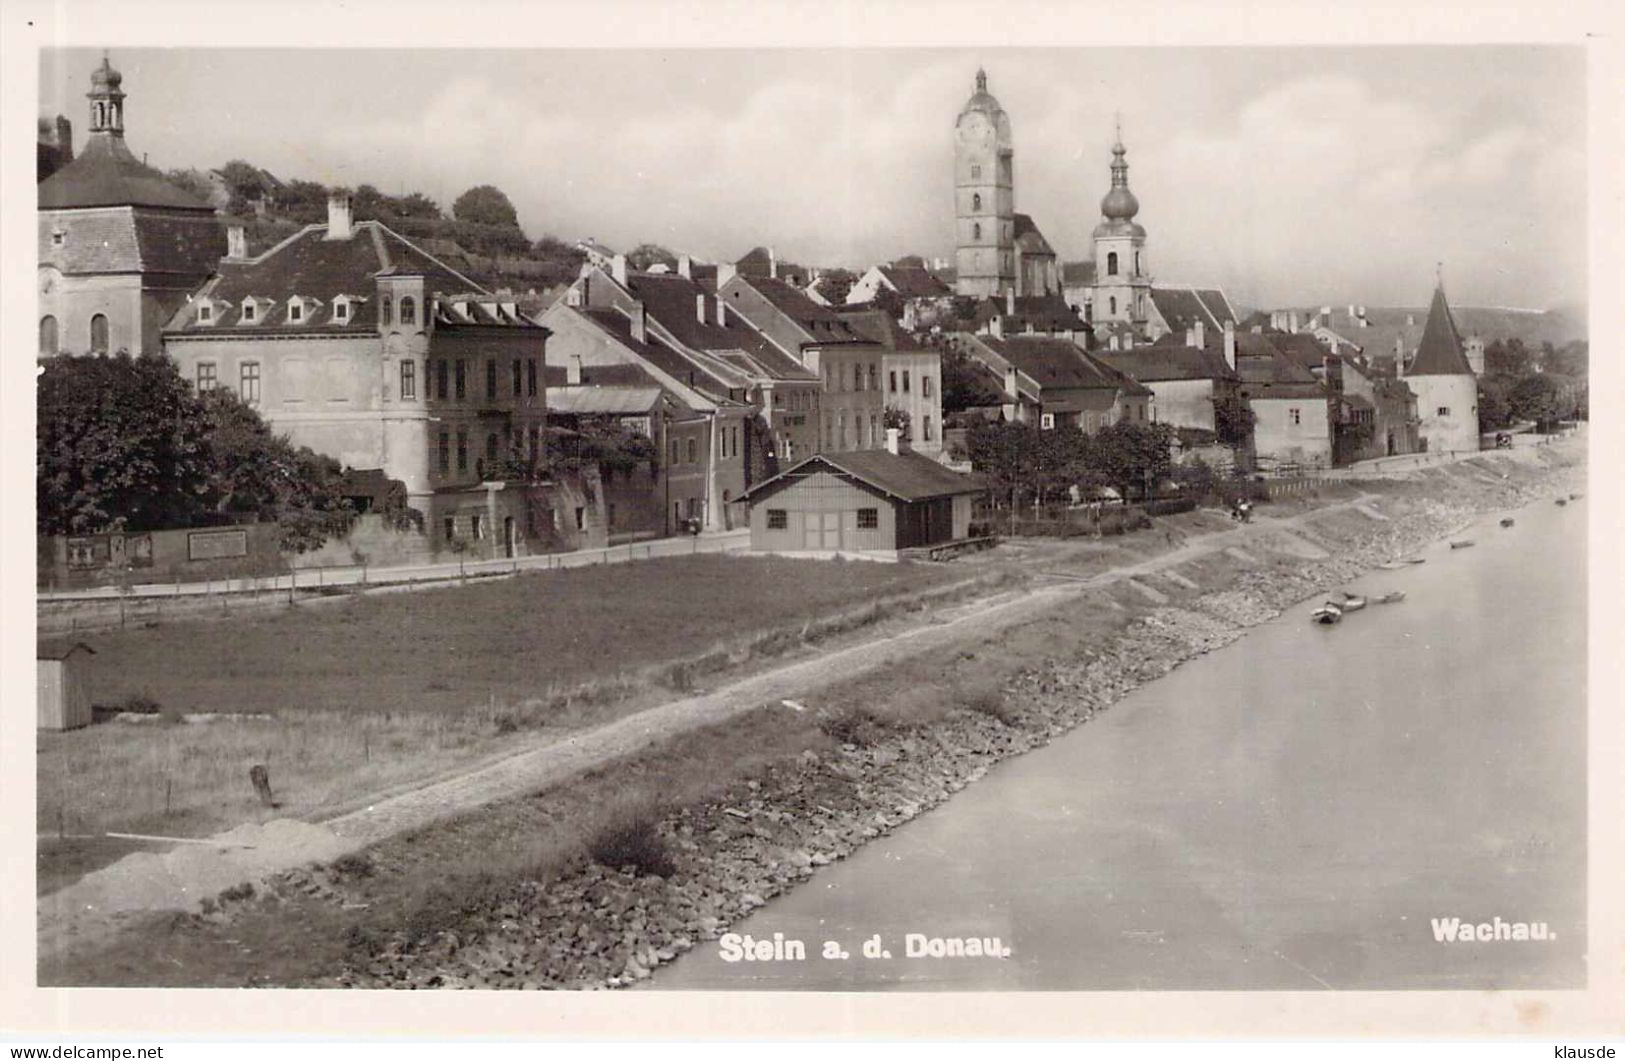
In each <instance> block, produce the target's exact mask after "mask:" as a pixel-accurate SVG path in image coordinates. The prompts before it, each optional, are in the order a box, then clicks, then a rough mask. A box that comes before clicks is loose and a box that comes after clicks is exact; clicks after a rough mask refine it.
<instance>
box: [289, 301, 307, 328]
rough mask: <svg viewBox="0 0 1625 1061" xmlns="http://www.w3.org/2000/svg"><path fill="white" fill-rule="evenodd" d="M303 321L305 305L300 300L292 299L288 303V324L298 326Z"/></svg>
mask: <svg viewBox="0 0 1625 1061" xmlns="http://www.w3.org/2000/svg"><path fill="white" fill-rule="evenodd" d="M304 319H305V303H304V301H303V300H301V299H297V298H296V299H294V300H293V301H292V302H289V303H288V323H289V324H298V323H300V322H301V321H303V320H304Z"/></svg>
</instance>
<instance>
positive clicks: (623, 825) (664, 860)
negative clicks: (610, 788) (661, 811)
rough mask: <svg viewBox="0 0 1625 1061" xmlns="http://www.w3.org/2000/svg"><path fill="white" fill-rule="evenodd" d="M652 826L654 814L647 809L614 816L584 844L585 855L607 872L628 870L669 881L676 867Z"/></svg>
mask: <svg viewBox="0 0 1625 1061" xmlns="http://www.w3.org/2000/svg"><path fill="white" fill-rule="evenodd" d="M655 822H656V818H655V812H654V811H653V810H652V809H650V808H647V807H645V808H640V809H629V810H622V811H618V812H614V813H612V814H611V816H610V818H609V820H608V821H607V822H605V823H604V824H603V825H602V826H600V827H599V829H598V831H597V832H595V833H594V834H593V836H592V839H591V840H589V841H588V842H587V853H588V854H589V855H591V856H592V859H593V861H594V862H597V863H598V864H599V865H601V866H605V867H607V868H609V869H622V868H624V867H626V866H631V867H632V868H633V869H634V870H635V871H636V872H638V873H646V874H649V875H651V876H655V877H669V876H671V875H672V874H673V873H676V872H677V864H676V863H675V862H673V861H672V857H671V852H670V851H668V850H667V848H666V841H665V840H664V839H663V838H662V837H661V835H660V833H659V831H658V830H657V829H656V828H655Z"/></svg>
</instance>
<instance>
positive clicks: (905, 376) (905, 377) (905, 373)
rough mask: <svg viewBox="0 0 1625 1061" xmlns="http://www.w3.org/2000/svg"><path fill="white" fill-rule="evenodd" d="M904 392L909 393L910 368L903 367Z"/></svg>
mask: <svg viewBox="0 0 1625 1061" xmlns="http://www.w3.org/2000/svg"><path fill="white" fill-rule="evenodd" d="M903 393H904V394H907V393H908V369H906V368H905V369H903Z"/></svg>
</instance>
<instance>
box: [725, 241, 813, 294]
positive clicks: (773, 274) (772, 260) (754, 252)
mask: <svg viewBox="0 0 1625 1061" xmlns="http://www.w3.org/2000/svg"><path fill="white" fill-rule="evenodd" d="M733 272H734V273H736V274H737V275H739V276H744V277H748V278H750V279H752V280H783V281H784V282H785V283H787V284H789V285H790V286H792V287H798V288H803V289H805V288H806V287H807V286H808V285H809V284H811V283H812V282H813V281H814V280H816V279H817V277H815V276H814V275H813V271H812V270H811V269H808V268H807V267H805V266H802V265H796V264H795V263H794V262H787V261H783V260H781V259H780V258H779V256H778V254H777V252H775V251H774V250H773V248H772V247H752V248H751V249H750V250H749V251H747V252H746V253H745V256H744V257H743V258H740V259H739V260H738V261H736V262H734V263H733Z"/></svg>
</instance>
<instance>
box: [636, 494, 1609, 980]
mask: <svg viewBox="0 0 1625 1061" xmlns="http://www.w3.org/2000/svg"><path fill="white" fill-rule="evenodd" d="M1514 515H1515V516H1516V524H1515V525H1514V526H1513V527H1511V528H1505V529H1503V528H1501V527H1500V526H1498V525H1497V522H1496V519H1494V518H1488V519H1485V520H1484V521H1482V522H1481V523H1480V524H1478V525H1475V526H1474V527H1473V528H1472V529H1470V530H1469V531H1466V532H1463V533H1462V534H1458V535H1456V536H1455V537H1456V538H1458V539H1460V538H1471V539H1474V540H1475V541H1476V543H1477V544H1476V546H1475V547H1474V548H1471V549H1462V550H1452V549H1450V548H1449V546H1448V545H1447V544H1446V543H1444V542H1440V543H1437V544H1436V545H1434V546H1430V547H1429V548H1427V549H1425V550H1424V551H1422V552H1421V553H1419V554H1417V555H1420V556H1422V557H1425V559H1426V561H1427V562H1426V563H1425V564H1421V565H1416V566H1412V567H1409V568H1406V569H1405V570H1401V571H1375V572H1372V573H1371V574H1370V575H1369V576H1367V577H1363V578H1360V579H1358V580H1356V582H1355V583H1354V584H1353V585H1354V586H1356V587H1358V589H1359V590H1361V591H1364V592H1367V593H1370V594H1379V593H1383V592H1386V591H1389V590H1403V591H1404V592H1405V593H1406V594H1407V599H1406V600H1405V601H1403V602H1401V603H1398V604H1390V605H1376V604H1372V605H1370V606H1369V607H1367V608H1366V609H1365V610H1363V611H1360V612H1355V613H1352V614H1350V615H1349V616H1348V617H1347V618H1345V619H1344V621H1343V622H1342V623H1341V624H1340V625H1338V626H1333V627H1320V626H1316V625H1314V624H1312V623H1311V622H1309V620H1308V614H1309V611H1310V609H1311V608H1312V607H1314V605H1315V604H1316V603H1318V601H1311V602H1306V603H1304V604H1302V605H1299V606H1297V607H1295V608H1293V609H1291V610H1290V611H1288V612H1287V613H1285V614H1284V615H1282V616H1281V617H1280V618H1278V619H1276V620H1274V621H1272V622H1270V623H1267V624H1264V625H1263V626H1260V627H1259V628H1257V629H1255V630H1253V631H1251V632H1250V633H1249V634H1248V635H1247V636H1246V637H1244V638H1242V639H1241V640H1240V641H1238V642H1236V643H1234V644H1232V645H1230V646H1229V647H1227V648H1225V649H1222V650H1220V651H1218V652H1215V653H1212V654H1210V655H1207V656H1204V657H1201V658H1199V659H1196V660H1193V661H1191V662H1189V663H1187V664H1185V665H1184V666H1182V667H1180V668H1178V669H1177V670H1175V671H1174V672H1173V673H1172V674H1170V675H1168V676H1167V677H1165V678H1163V679H1161V680H1159V681H1156V682H1152V683H1150V684H1149V685H1146V686H1144V687H1142V688H1140V689H1138V690H1136V691H1135V692H1133V693H1131V694H1130V695H1128V696H1127V697H1125V698H1124V699H1123V700H1121V701H1120V702H1119V703H1117V704H1116V705H1114V706H1113V707H1112V708H1111V709H1110V710H1109V711H1107V712H1106V713H1105V714H1103V715H1100V716H1098V717H1097V718H1095V719H1094V720H1093V721H1091V722H1090V723H1089V724H1087V725H1085V726H1081V727H1079V728H1077V729H1075V730H1073V731H1072V732H1070V733H1068V734H1067V735H1066V736H1064V737H1062V738H1060V739H1058V740H1056V741H1055V742H1054V743H1052V744H1050V745H1049V746H1047V747H1045V748H1042V749H1039V750H1038V751H1035V752H1033V753H1031V754H1028V755H1025V756H1021V757H1019V758H1016V759H1012V760H1009V761H1007V762H1005V763H1003V764H1001V765H999V766H998V767H996V768H995V769H993V770H992V771H990V772H989V773H988V774H987V776H986V777H984V778H983V779H982V780H981V781H979V782H978V783H976V784H974V785H972V786H970V787H968V788H966V789H965V790H964V791H962V792H960V793H958V794H957V795H955V796H954V797H953V799H951V800H950V801H949V802H948V803H946V804H944V805H943V806H941V807H939V808H937V809H935V810H933V811H932V812H930V813H928V814H925V815H922V816H921V817H919V818H917V819H915V820H913V821H912V822H909V823H908V824H907V825H904V826H902V827H901V828H899V829H897V830H896V831H895V832H893V833H891V834H890V835H888V836H886V837H883V838H881V839H879V840H876V841H873V842H871V843H870V844H868V845H867V846H865V847H864V848H862V849H861V850H859V851H858V852H857V853H856V854H855V855H854V856H853V857H851V858H849V859H847V860H845V861H843V862H841V863H838V864H836V865H832V866H828V867H825V868H823V869H821V870H820V871H819V872H818V873H817V875H815V876H814V877H812V878H811V879H810V880H809V881H807V882H806V883H804V884H802V885H801V886H799V887H798V888H796V889H795V890H793V891H791V892H790V893H789V894H787V895H785V896H782V897H780V898H779V899H777V900H775V901H773V902H771V903H769V904H768V905H767V906H765V907H763V908H762V909H760V910H757V911H756V912H755V913H754V914H752V915H751V916H750V917H749V918H747V919H745V920H743V921H741V922H740V923H738V924H737V925H735V926H734V927H733V931H734V932H737V933H740V934H746V933H748V934H750V935H752V936H753V937H756V938H768V939H771V938H772V937H773V935H774V934H775V933H782V934H783V937H784V938H785V939H786V940H801V941H803V943H804V944H805V948H806V955H807V957H806V960H804V961H749V962H748V961H733V962H728V961H724V960H722V950H721V948H720V945H719V943H718V942H717V941H711V942H707V943H705V944H703V945H702V946H700V947H698V948H696V949H695V950H694V951H692V952H690V953H689V954H688V955H686V956H685V957H684V958H682V959H681V960H679V961H678V962H676V963H675V964H674V965H672V966H670V967H669V968H667V969H664V970H662V971H661V972H659V973H657V974H656V976H655V978H654V980H653V983H652V984H651V985H650V986H652V987H655V988H667V989H729V990H739V989H747V988H768V989H776V990H825V991H831V990H836V991H838V990H869V989H902V990H935V989H942V990H970V989H1009V990H1051V989H1059V990H1113V989H1134V988H1148V989H1159V990H1179V989H1275V990H1295V989H1306V990H1321V989H1327V988H1337V989H1343V988H1357V989H1402V988H1435V989H1477V988H1511V987H1525V988H1569V987H1581V986H1583V985H1584V982H1585V928H1586V924H1585V912H1586V905H1585V872H1586V848H1585V841H1586V830H1585V821H1586V784H1585V763H1586V744H1585V739H1586V728H1585V727H1586V719H1585V712H1586V681H1585V661H1586V614H1585V613H1586V596H1587V585H1586V502H1584V501H1580V502H1578V503H1571V504H1569V505H1567V506H1566V507H1558V506H1556V505H1554V504H1553V503H1552V502H1551V501H1550V500H1547V501H1543V502H1540V503H1538V504H1534V505H1531V506H1528V507H1527V508H1525V509H1523V510H1522V511H1519V512H1517V513H1514ZM1450 918H1456V919H1460V920H1461V921H1462V922H1463V923H1466V924H1470V925H1476V924H1479V923H1490V924H1491V925H1492V928H1491V929H1490V930H1489V931H1490V932H1491V933H1492V934H1493V933H1495V931H1496V930H1495V929H1494V928H1493V925H1494V921H1495V919H1496V918H1500V919H1502V921H1503V922H1506V923H1519V922H1522V923H1544V925H1545V926H1546V929H1545V930H1546V933H1547V934H1548V935H1549V937H1551V938H1548V939H1545V940H1523V939H1517V940H1496V939H1491V940H1488V941H1484V942H1478V941H1476V940H1475V941H1472V942H1440V941H1439V940H1438V939H1437V938H1436V932H1435V927H1434V922H1435V919H1450ZM1532 931H1538V929H1532ZM911 933H912V934H918V935H919V936H921V937H925V938H940V939H946V938H950V937H951V938H957V939H970V938H975V939H982V940H988V939H990V938H991V937H997V938H998V944H997V948H998V949H999V950H1000V951H1001V952H1002V951H1004V950H1008V952H1009V954H1008V956H1007V957H1005V956H1001V957H931V956H923V957H914V958H910V957H908V956H907V953H906V951H907V946H906V945H907V942H908V937H909V934H911ZM877 935H878V936H879V945H878V948H874V949H883V950H884V951H885V952H887V953H888V954H889V955H890V956H889V957H867V958H866V957H864V953H863V943H864V941H866V940H872V939H873V938H874V937H875V936H877ZM825 941H833V942H834V943H835V944H836V946H837V947H838V948H839V949H840V950H844V951H845V952H846V953H847V954H849V955H850V957H848V958H845V959H840V958H825V957H822V956H821V954H822V948H823V946H824V943H825ZM943 946H944V947H946V946H948V945H947V944H943ZM982 946H983V948H984V949H991V945H990V944H988V943H984V944H983V945H982ZM967 949H974V948H970V947H968V946H967Z"/></svg>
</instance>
